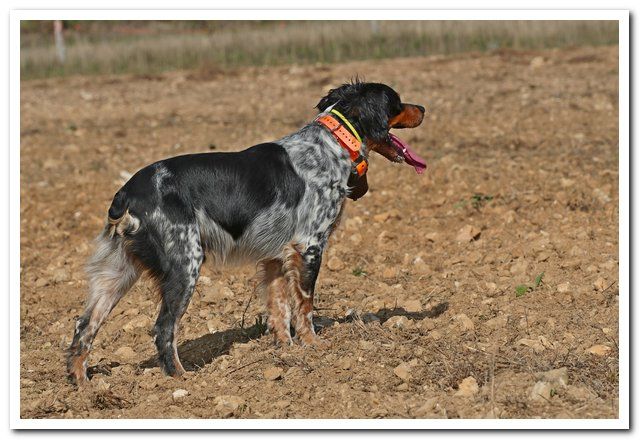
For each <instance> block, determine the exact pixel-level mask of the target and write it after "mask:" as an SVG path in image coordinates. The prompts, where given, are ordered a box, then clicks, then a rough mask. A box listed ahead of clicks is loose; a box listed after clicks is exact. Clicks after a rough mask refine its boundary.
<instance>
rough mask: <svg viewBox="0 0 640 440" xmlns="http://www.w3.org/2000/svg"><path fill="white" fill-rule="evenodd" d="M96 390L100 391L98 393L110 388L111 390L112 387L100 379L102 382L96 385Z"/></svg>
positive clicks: (99, 381)
mask: <svg viewBox="0 0 640 440" xmlns="http://www.w3.org/2000/svg"><path fill="white" fill-rule="evenodd" d="M96 388H97V389H98V391H107V390H108V389H109V388H111V385H109V384H108V383H107V382H106V381H105V380H104V379H102V378H100V380H98V383H97V384H96Z"/></svg>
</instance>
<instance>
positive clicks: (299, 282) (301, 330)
mask: <svg viewBox="0 0 640 440" xmlns="http://www.w3.org/2000/svg"><path fill="white" fill-rule="evenodd" d="M321 261H322V250H321V248H320V246H315V245H314V246H309V247H308V248H307V249H306V250H304V251H303V252H301V251H300V250H299V249H298V247H297V246H295V245H293V244H289V245H287V246H286V247H285V250H284V264H283V271H284V277H285V280H286V283H287V284H286V286H287V291H288V293H289V296H290V297H291V299H292V301H293V321H294V323H295V329H296V337H297V338H298V340H299V341H300V342H301V343H302V344H303V345H318V346H327V345H328V343H326V342H324V341H322V340H321V339H320V338H318V337H317V336H316V333H315V330H314V329H313V294H314V290H315V283H316V279H317V278H318V272H319V270H320V264H321Z"/></svg>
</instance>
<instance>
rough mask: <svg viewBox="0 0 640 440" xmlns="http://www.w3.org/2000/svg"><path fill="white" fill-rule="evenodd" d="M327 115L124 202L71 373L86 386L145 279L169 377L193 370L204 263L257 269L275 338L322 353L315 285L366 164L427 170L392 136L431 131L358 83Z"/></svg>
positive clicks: (140, 178) (167, 172)
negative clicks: (154, 299)
mask: <svg viewBox="0 0 640 440" xmlns="http://www.w3.org/2000/svg"><path fill="white" fill-rule="evenodd" d="M316 108H317V109H318V110H319V111H320V114H319V115H318V117H317V118H316V119H315V120H314V121H312V122H311V123H309V124H308V125H306V126H305V127H303V128H301V129H300V130H299V131H297V132H296V133H293V134H290V135H288V136H285V137H283V138H282V139H280V140H278V141H275V142H270V143H263V144H259V145H255V146H253V147H250V148H248V149H246V150H244V151H240V152H229V153H228V152H215V153H200V154H188V155H183V156H177V157H172V158H169V159H164V160H161V161H159V162H156V163H153V164H151V165H149V166H147V167H145V168H143V169H141V170H140V171H138V172H137V173H136V174H134V175H133V176H132V177H131V179H130V180H129V181H128V182H127V183H125V184H124V186H122V188H120V190H119V191H118V192H117V193H116V194H115V196H114V198H113V201H112V203H111V206H110V208H109V212H108V218H107V222H106V226H105V228H104V230H103V231H102V232H101V234H100V235H99V236H98V237H97V239H96V250H95V252H94V254H93V256H92V257H91V258H90V260H89V262H88V264H87V274H88V281H89V294H88V298H87V301H86V304H85V310H84V313H83V314H82V315H81V316H80V317H79V318H77V320H76V325H75V332H74V336H73V341H72V343H71V346H70V347H69V349H68V355H67V373H68V376H69V378H70V380H71V381H72V382H74V383H76V384H81V383H83V382H85V381H87V380H88V377H87V358H88V355H89V350H90V349H91V345H92V343H93V340H94V338H95V336H96V333H97V332H98V330H99V328H100V326H101V325H102V324H103V322H104V320H105V319H106V318H107V316H108V314H109V313H110V312H111V310H112V309H113V308H114V307H115V306H116V304H117V303H118V301H119V300H120V299H121V298H122V297H123V296H124V295H125V294H126V293H127V291H128V290H129V289H130V288H131V287H132V286H133V284H134V283H135V282H136V281H137V280H138V278H139V277H140V275H141V274H142V273H145V272H146V273H148V274H149V275H150V276H151V277H152V278H153V279H154V280H155V281H156V283H157V286H158V290H159V293H160V297H161V305H160V312H159V314H158V317H157V320H156V322H155V325H154V328H153V335H154V342H155V345H156V348H157V351H158V361H159V364H160V367H161V368H162V370H163V371H164V373H165V374H167V375H171V376H179V375H181V374H182V373H184V371H185V370H184V368H183V366H182V364H181V363H180V359H179V358H178V352H177V348H176V339H177V332H178V326H179V322H180V319H181V317H182V315H183V314H184V312H185V310H186V309H187V306H188V304H189V301H190V299H191V296H192V294H193V292H194V288H195V286H196V281H197V280H198V276H199V272H200V267H201V265H202V263H203V262H204V260H205V255H207V256H210V257H212V258H213V259H214V261H215V262H216V263H217V264H224V263H228V262H232V261H241V262H255V263H257V267H258V272H257V275H258V280H259V281H258V283H257V289H258V290H260V291H261V292H263V294H264V295H265V296H266V303H267V304H266V305H267V311H268V314H269V317H268V320H267V324H268V329H269V332H270V333H271V334H272V335H273V337H274V339H275V341H276V343H278V344H285V345H287V344H292V343H293V339H292V336H291V326H293V328H294V329H295V338H296V340H297V341H299V342H300V343H301V344H302V345H322V341H321V340H320V338H319V337H318V336H316V334H315V332H314V327H313V322H312V318H313V316H312V312H313V297H314V287H315V282H316V279H317V277H318V272H319V270H320V265H321V261H322V254H323V251H324V250H325V247H326V246H327V241H328V240H329V237H330V235H331V233H332V232H333V230H334V229H335V227H336V224H337V223H338V221H339V219H340V216H341V213H342V210H343V206H344V203H345V199H346V198H351V199H353V200H357V199H358V198H360V197H362V196H363V195H364V194H365V193H366V192H367V190H368V185H367V179H366V176H367V174H366V172H367V169H368V155H369V154H370V152H372V151H375V152H376V153H378V154H381V155H382V156H384V157H386V158H387V159H388V160H390V161H391V162H407V163H409V164H411V165H413V166H414V167H415V168H416V171H418V172H422V171H423V170H424V168H425V167H426V164H425V163H424V161H423V160H422V159H421V158H419V156H417V155H416V154H415V153H414V152H413V151H412V150H411V149H410V148H409V147H408V145H407V144H406V143H404V142H403V141H401V140H400V139H399V138H397V137H396V136H395V135H393V134H391V133H390V132H389V130H390V129H391V128H413V127H417V126H418V125H420V124H421V123H422V120H423V118H424V114H425V108H424V107H423V106H420V105H415V104H408V103H403V102H402V101H401V100H400V96H399V95H398V93H397V92H395V91H394V90H393V89H392V88H391V87H389V86H387V85H384V84H379V83H366V82H361V81H359V80H356V81H352V82H351V83H347V84H344V85H342V86H340V87H338V88H335V89H332V90H330V91H329V93H328V94H327V95H326V96H325V97H323V98H322V99H321V100H320V102H319V103H318V104H317V106H316Z"/></svg>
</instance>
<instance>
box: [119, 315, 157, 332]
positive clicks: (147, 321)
mask: <svg viewBox="0 0 640 440" xmlns="http://www.w3.org/2000/svg"><path fill="white" fill-rule="evenodd" d="M150 325H151V318H149V317H148V316H146V315H140V316H137V317H135V318H134V319H132V320H131V321H129V322H127V323H126V324H125V325H123V326H122V330H124V331H125V332H127V333H130V332H132V331H135V329H137V328H145V327H149V326H150Z"/></svg>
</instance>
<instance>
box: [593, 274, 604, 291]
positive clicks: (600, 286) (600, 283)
mask: <svg viewBox="0 0 640 440" xmlns="http://www.w3.org/2000/svg"><path fill="white" fill-rule="evenodd" d="M593 287H594V288H595V289H596V290H597V291H600V292H602V291H603V290H604V289H606V288H607V281H606V280H605V279H604V278H602V277H599V278H598V279H597V280H595V281H594V283H593Z"/></svg>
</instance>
